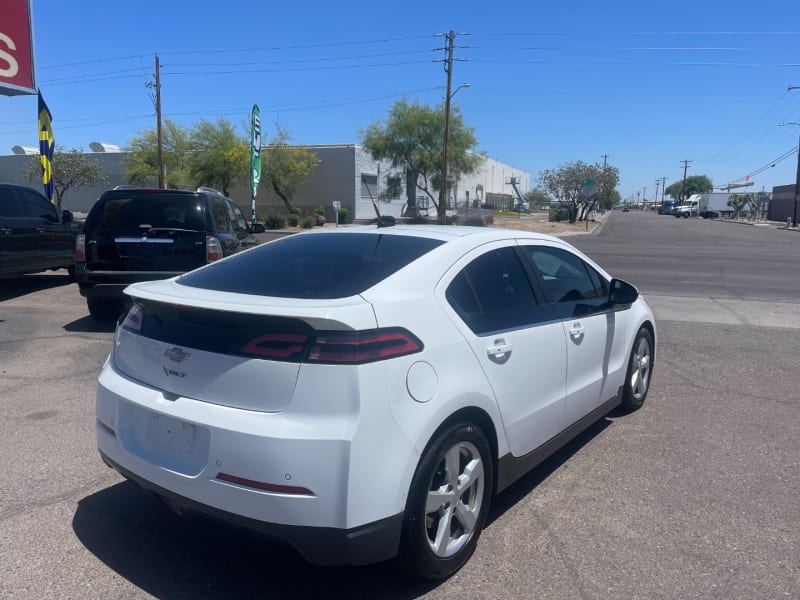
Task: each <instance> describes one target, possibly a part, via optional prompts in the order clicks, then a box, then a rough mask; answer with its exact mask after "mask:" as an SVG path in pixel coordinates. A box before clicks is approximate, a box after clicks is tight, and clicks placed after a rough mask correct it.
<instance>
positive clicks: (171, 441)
mask: <svg viewBox="0 0 800 600" xmlns="http://www.w3.org/2000/svg"><path fill="white" fill-rule="evenodd" d="M147 437H148V438H150V439H151V440H152V441H154V442H155V443H157V444H160V445H162V446H166V447H167V448H171V449H173V450H177V451H178V452H190V451H191V449H192V441H193V440H194V425H191V424H189V423H184V422H183V421H180V420H178V419H173V418H172V417H168V416H166V415H159V414H156V413H153V414H151V415H150V421H149V423H148V424H147Z"/></svg>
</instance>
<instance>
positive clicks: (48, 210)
mask: <svg viewBox="0 0 800 600" xmlns="http://www.w3.org/2000/svg"><path fill="white" fill-rule="evenodd" d="M17 196H18V197H19V198H20V200H21V201H22V202H21V204H22V210H23V213H24V215H25V216H26V217H33V218H35V219H46V220H48V221H50V222H51V223H56V222H58V213H57V212H56V209H55V207H54V206H53V205H52V204H50V203H49V202H48V201H47V198H45V197H44V196H40V195H39V194H36V193H34V192H29V191H28V190H17Z"/></svg>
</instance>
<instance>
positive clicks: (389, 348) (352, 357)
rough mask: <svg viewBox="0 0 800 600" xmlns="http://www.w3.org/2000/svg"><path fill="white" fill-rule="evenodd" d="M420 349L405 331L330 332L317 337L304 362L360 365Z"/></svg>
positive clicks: (416, 342) (414, 338)
mask: <svg viewBox="0 0 800 600" xmlns="http://www.w3.org/2000/svg"><path fill="white" fill-rule="evenodd" d="M420 350H422V342H420V341H419V340H418V339H417V338H416V337H414V336H413V335H411V333H409V332H408V331H406V330H405V329H375V330H372V331H354V332H330V333H327V332H326V333H320V334H318V335H317V337H316V339H315V340H314V343H313V344H311V349H310V350H309V353H308V359H307V362H315V363H333V364H362V363H368V362H373V361H377V360H384V359H387V358H394V357H396V356H403V355H405V354H413V353H414V352H419V351H420Z"/></svg>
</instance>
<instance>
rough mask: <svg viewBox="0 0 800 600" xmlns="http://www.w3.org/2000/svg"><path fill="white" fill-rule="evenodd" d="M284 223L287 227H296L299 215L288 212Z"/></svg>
mask: <svg viewBox="0 0 800 600" xmlns="http://www.w3.org/2000/svg"><path fill="white" fill-rule="evenodd" d="M286 223H287V224H288V225H289V227H297V225H298V224H299V223H300V216H299V215H296V214H294V213H290V214H289V216H288V217H286Z"/></svg>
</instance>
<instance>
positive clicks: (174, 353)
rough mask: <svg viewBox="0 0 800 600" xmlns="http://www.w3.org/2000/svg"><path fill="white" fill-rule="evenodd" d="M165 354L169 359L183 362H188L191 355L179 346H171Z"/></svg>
mask: <svg viewBox="0 0 800 600" xmlns="http://www.w3.org/2000/svg"><path fill="white" fill-rule="evenodd" d="M164 356H166V357H167V358H168V359H170V360H171V361H173V362H176V363H182V362H186V361H187V360H189V357H190V356H191V354H189V353H188V352H184V351H183V350H181V349H180V348H178V347H177V346H176V347H174V348H170V349H169V350H167V351H166V352H164Z"/></svg>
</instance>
